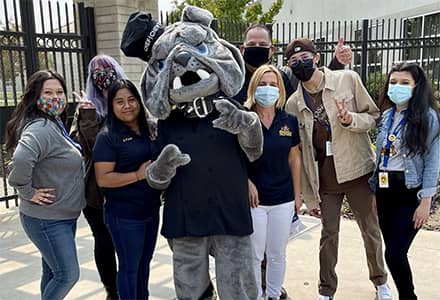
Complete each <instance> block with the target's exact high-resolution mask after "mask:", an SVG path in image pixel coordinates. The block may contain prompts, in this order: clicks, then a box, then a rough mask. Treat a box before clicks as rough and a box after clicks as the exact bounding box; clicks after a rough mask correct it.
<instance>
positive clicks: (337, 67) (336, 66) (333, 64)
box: [328, 56, 345, 71]
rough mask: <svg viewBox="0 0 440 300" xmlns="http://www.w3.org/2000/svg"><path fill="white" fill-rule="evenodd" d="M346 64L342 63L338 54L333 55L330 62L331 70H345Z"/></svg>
mask: <svg viewBox="0 0 440 300" xmlns="http://www.w3.org/2000/svg"><path fill="white" fill-rule="evenodd" d="M344 67H345V65H343V64H341V63H340V62H339V61H338V60H337V59H336V56H334V57H333V59H332V60H331V62H330V64H329V65H328V68H329V69H330V70H334V71H335V70H343V69H344Z"/></svg>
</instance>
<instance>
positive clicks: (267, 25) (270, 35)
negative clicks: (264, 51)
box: [264, 23, 273, 42]
mask: <svg viewBox="0 0 440 300" xmlns="http://www.w3.org/2000/svg"><path fill="white" fill-rule="evenodd" d="M264 26H266V28H267V30H268V31H269V38H270V41H271V42H272V34H273V24H272V23H266V24H264Z"/></svg>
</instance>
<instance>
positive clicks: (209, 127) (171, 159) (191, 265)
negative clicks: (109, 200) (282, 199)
mask: <svg viewBox="0 0 440 300" xmlns="http://www.w3.org/2000/svg"><path fill="white" fill-rule="evenodd" d="M212 18H213V16H212V14H211V13H210V12H209V11H206V10H204V9H201V8H198V7H193V6H187V7H186V8H185V9H184V11H183V14H182V20H181V22H178V23H175V24H172V25H169V26H168V27H166V28H164V29H163V28H161V26H160V25H159V24H158V23H156V22H155V21H154V20H152V19H151V15H149V14H145V13H135V14H132V15H131V16H130V18H129V21H128V23H127V26H126V29H125V31H124V35H123V40H122V44H121V49H122V50H123V51H124V53H125V54H126V55H128V56H136V57H139V58H142V59H143V60H145V61H147V62H148V65H147V67H146V69H145V72H144V74H143V77H142V80H141V89H142V97H143V102H144V104H145V106H146V107H147V109H148V110H149V111H150V112H151V114H152V115H153V116H155V117H156V118H158V124H157V139H156V146H157V159H156V160H155V161H154V162H153V163H151V164H150V165H149V166H148V168H147V171H146V179H147V181H148V183H149V184H150V185H151V186H152V187H154V188H156V189H160V190H163V191H164V194H163V199H164V208H163V224H162V229H161V233H162V235H163V236H164V237H166V238H167V239H168V240H169V242H170V245H171V246H172V249H173V267H174V284H175V289H176V294H177V297H178V299H191V300H198V299H211V297H206V298H205V296H204V292H205V290H206V289H207V288H208V287H209V285H210V278H209V272H208V271H209V255H210V254H212V255H213V256H214V257H215V269H216V282H217V289H218V294H219V296H220V298H221V299H224V300H246V299H252V300H255V299H256V298H257V287H256V283H255V277H254V273H253V268H252V260H251V256H252V249H251V247H252V246H251V241H250V234H251V233H252V221H251V214H250V208H249V200H248V198H249V196H248V181H247V180H248V176H247V164H248V162H249V161H254V160H256V159H257V158H258V157H259V156H260V155H261V153H262V149H263V148H262V145H263V137H262V129H261V124H260V121H259V119H258V116H257V115H256V114H255V113H254V112H249V111H245V110H243V109H242V108H241V107H240V106H239V105H238V104H236V103H233V102H232V100H229V99H228V98H227V97H228V96H233V95H235V94H236V93H237V92H238V91H239V90H240V88H241V86H242V84H243V81H244V74H245V73H244V72H245V69H244V62H243V59H242V56H241V54H240V52H239V51H238V49H237V48H235V47H234V46H233V45H231V44H229V43H228V42H226V41H224V40H222V39H220V38H219V37H218V36H217V34H216V33H215V32H214V31H213V30H212V29H211V28H210V23H211V20H212ZM220 95H222V96H220Z"/></svg>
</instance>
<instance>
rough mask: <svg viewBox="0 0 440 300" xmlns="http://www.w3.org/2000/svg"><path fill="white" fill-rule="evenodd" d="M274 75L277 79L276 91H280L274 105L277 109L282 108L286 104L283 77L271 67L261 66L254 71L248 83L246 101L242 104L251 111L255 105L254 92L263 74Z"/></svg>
mask: <svg viewBox="0 0 440 300" xmlns="http://www.w3.org/2000/svg"><path fill="white" fill-rule="evenodd" d="M269 72H271V73H274V74H275V76H276V77H277V83H278V89H279V90H280V96H279V97H278V100H277V102H276V104H275V106H276V107H277V108H283V107H284V103H286V89H285V87H284V82H283V77H282V76H281V73H280V71H279V70H278V69H277V68H276V67H274V66H272V65H262V66H261V67H259V68H258V69H257V70H255V72H254V74H253V75H252V77H251V81H250V82H249V87H248V90H247V99H246V102H245V103H244V104H243V105H244V106H245V107H247V108H249V109H251V108H252V107H253V106H254V105H255V103H256V102H255V90H256V89H257V87H258V85H259V84H260V80H261V78H262V77H263V75H264V74H265V73H269Z"/></svg>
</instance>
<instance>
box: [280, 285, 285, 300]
mask: <svg viewBox="0 0 440 300" xmlns="http://www.w3.org/2000/svg"><path fill="white" fill-rule="evenodd" d="M280 299H287V291H286V289H285V288H284V287H281V295H280Z"/></svg>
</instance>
